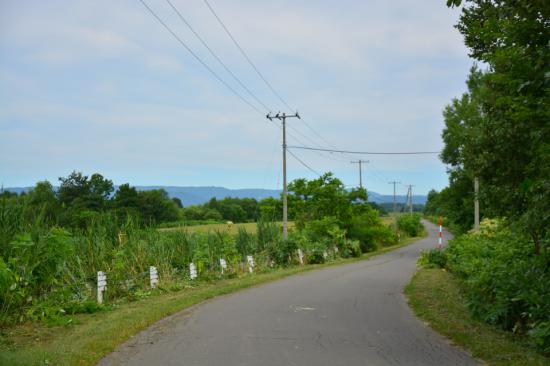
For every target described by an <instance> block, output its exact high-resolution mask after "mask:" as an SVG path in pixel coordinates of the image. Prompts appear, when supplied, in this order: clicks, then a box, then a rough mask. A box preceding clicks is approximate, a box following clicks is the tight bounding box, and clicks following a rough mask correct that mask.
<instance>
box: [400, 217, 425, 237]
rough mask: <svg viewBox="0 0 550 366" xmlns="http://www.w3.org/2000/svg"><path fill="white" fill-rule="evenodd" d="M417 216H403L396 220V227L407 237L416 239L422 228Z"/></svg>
mask: <svg viewBox="0 0 550 366" xmlns="http://www.w3.org/2000/svg"><path fill="white" fill-rule="evenodd" d="M420 219H421V216H420V215H419V214H412V215H410V214H404V215H401V216H399V218H398V219H397V226H398V227H399V229H400V230H402V231H403V232H405V233H406V234H407V235H408V236H411V237H416V236H418V235H420V233H421V232H422V229H423V226H422V223H421V222H420Z"/></svg>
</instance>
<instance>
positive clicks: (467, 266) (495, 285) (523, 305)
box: [446, 222, 550, 353]
mask: <svg viewBox="0 0 550 366" xmlns="http://www.w3.org/2000/svg"><path fill="white" fill-rule="evenodd" d="M483 226H484V229H483V230H480V231H479V232H477V233H470V234H466V235H463V236H460V237H458V238H456V239H454V240H452V241H451V242H450V244H449V247H448V249H447V250H446V254H447V266H448V268H449V270H451V271H452V272H453V273H455V274H456V275H458V276H459V277H460V278H462V279H463V284H464V288H465V292H466V294H467V297H468V299H469V303H468V306H469V308H470V310H471V312H472V314H473V315H474V316H475V317H477V318H479V319H481V320H483V321H486V322H488V323H491V324H495V325H497V326H500V327H501V328H504V329H507V330H511V331H514V332H516V333H524V334H528V335H529V336H530V337H531V339H532V340H533V342H534V343H535V344H537V346H538V347H539V348H540V349H541V350H542V351H544V352H547V353H548V352H550V330H549V328H550V327H549V326H548V324H549V322H550V271H549V270H548V268H549V267H550V259H549V258H548V257H546V256H544V255H538V256H537V255H534V254H533V250H532V248H533V244H532V242H531V241H530V240H529V239H528V238H526V237H523V236H521V235H519V234H515V233H513V232H511V231H510V230H508V229H506V228H501V227H497V226H495V224H494V222H493V223H488V222H486V223H484V225H483Z"/></svg>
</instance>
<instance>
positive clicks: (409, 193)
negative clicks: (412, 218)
mask: <svg viewBox="0 0 550 366" xmlns="http://www.w3.org/2000/svg"><path fill="white" fill-rule="evenodd" d="M407 187H409V189H408V190H407V198H408V199H409V212H410V214H411V215H412V213H413V190H412V187H414V186H413V185H412V184H409V185H408V186H407Z"/></svg>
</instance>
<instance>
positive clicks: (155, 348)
mask: <svg viewBox="0 0 550 366" xmlns="http://www.w3.org/2000/svg"><path fill="white" fill-rule="evenodd" d="M426 226H427V229H428V231H429V236H428V237H427V238H426V239H423V240H420V241H419V242H416V243H415V244H413V245H410V246H408V247H405V248H401V249H399V250H396V251H393V252H390V253H387V254H383V255H380V256H377V257H373V258H371V259H370V260H366V261H361V262H356V263H353V264H348V265H342V266H336V267H331V268H327V269H322V270H318V271H312V272H308V273H304V274H301V275H295V276H292V277H288V278H285V279H282V280H279V281H276V282H272V283H268V284H265V285H261V286H259V287H254V288H251V289H248V290H244V291H240V292H237V293H234V294H231V295H227V296H223V297H219V298H216V299H213V300H211V301H207V302H205V303H203V304H200V305H198V306H195V307H194V308H191V309H188V310H185V311H182V312H180V313H178V314H175V315H174V316H171V317H169V318H166V319H164V320H162V321H160V322H158V323H156V324H155V325H153V326H152V327H150V328H149V329H147V330H146V331H144V332H142V333H140V334H138V335H137V336H135V337H133V338H132V339H130V340H129V341H128V342H126V343H125V344H124V345H122V346H121V347H119V349H117V351H115V352H113V353H112V354H110V355H109V356H107V357H106V358H104V359H103V360H102V361H101V362H100V363H99V365H102V366H105V365H185V366H191V365H203V366H206V365H216V366H218V365H224V366H230V365H255V366H256V365H262V366H263V365H265V366H268V365H277V366H279V365H304V366H305V365H346V366H348V365H422V366H429V365H434V366H443V365H478V363H477V362H476V361H475V360H473V359H472V358H471V357H470V356H468V355H467V354H466V353H465V352H464V351H462V350H460V349H458V348H455V347H453V346H451V345H449V344H448V342H447V341H446V340H445V339H444V338H443V337H441V336H439V335H438V334H437V333H435V332H434V331H432V330H431V329H430V328H428V327H427V326H426V325H424V324H423V323H422V322H421V321H420V320H419V319H417V318H416V317H415V316H414V315H413V313H412V312H411V310H410V309H409V307H408V306H407V303H406V300H405V297H404V296H403V294H402V292H403V287H404V286H405V285H406V284H407V283H408V282H409V280H410V278H411V276H412V274H413V272H414V270H415V262H416V259H417V257H418V255H419V253H420V251H421V250H422V249H425V248H431V247H434V246H435V245H436V243H437V230H436V227H435V226H434V225H432V224H430V223H426ZM444 237H447V238H448V237H449V234H447V233H445V235H444Z"/></svg>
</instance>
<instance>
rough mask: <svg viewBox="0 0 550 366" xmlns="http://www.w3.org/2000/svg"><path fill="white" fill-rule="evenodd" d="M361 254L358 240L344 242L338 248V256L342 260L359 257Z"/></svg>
mask: <svg viewBox="0 0 550 366" xmlns="http://www.w3.org/2000/svg"><path fill="white" fill-rule="evenodd" d="M362 253H363V252H362V251H361V244H360V243H359V240H353V239H351V240H346V241H344V243H343V244H342V246H341V247H340V255H341V256H342V257H343V258H350V257H356V258H357V257H360V256H361V254H362Z"/></svg>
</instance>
